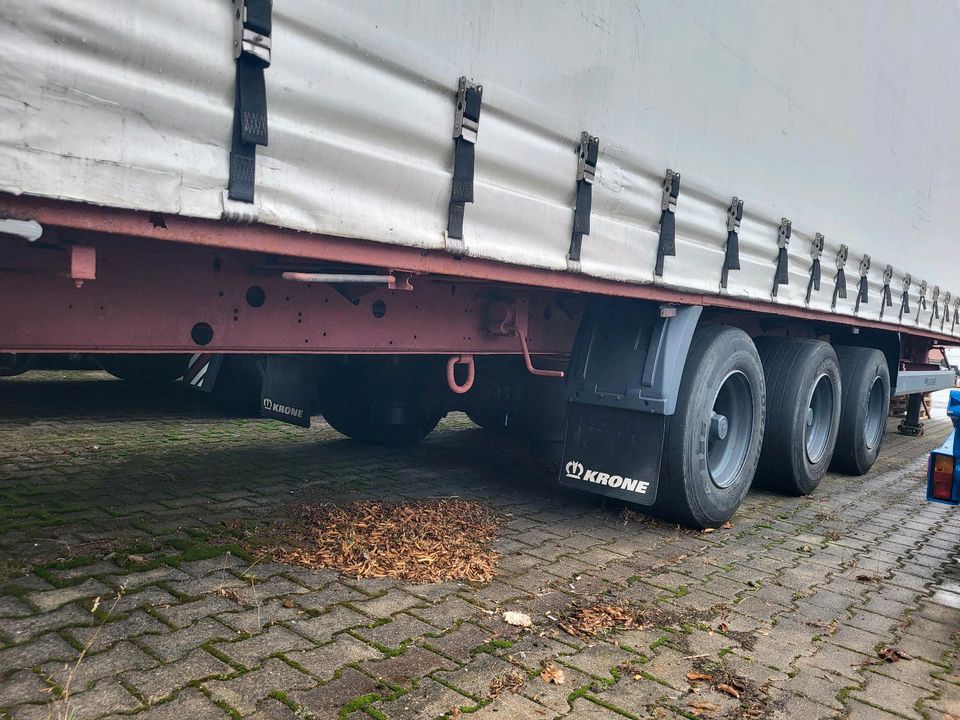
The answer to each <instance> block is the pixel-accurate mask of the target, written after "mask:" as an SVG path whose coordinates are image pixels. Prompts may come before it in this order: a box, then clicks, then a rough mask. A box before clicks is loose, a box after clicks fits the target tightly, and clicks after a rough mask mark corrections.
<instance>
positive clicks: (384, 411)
mask: <svg viewBox="0 0 960 720" xmlns="http://www.w3.org/2000/svg"><path fill="white" fill-rule="evenodd" d="M441 377H442V374H441V372H440V369H439V366H438V367H436V368H434V367H433V365H431V364H430V363H429V362H425V361H422V360H420V359H417V358H405V359H404V360H403V361H401V362H400V363H393V362H391V361H390V359H389V358H361V359H359V360H357V359H354V360H352V361H350V362H347V363H346V364H338V363H336V362H330V363H327V364H326V365H325V366H322V370H321V373H320V382H319V384H318V392H317V395H318V398H319V403H320V411H321V413H322V414H323V417H324V419H325V420H326V421H327V423H328V424H329V425H330V427H332V428H333V429H334V430H336V431H337V432H338V433H340V434H341V435H346V436H347V437H349V438H352V439H353V440H357V441H359V442H364V443H369V444H371V445H385V446H387V447H407V446H409V445H414V444H416V443H418V442H420V441H421V440H423V438H425V437H426V436H427V435H429V434H430V433H431V432H432V431H433V429H434V428H435V427H436V426H437V423H439V422H440V419H441V418H442V417H443V416H444V414H445V413H444V412H443V410H442V409H441V408H440V405H439V403H438V402H437V401H436V398H437V397H438V396H437V395H436V393H435V392H434V390H435V388H434V387H433V385H434V383H432V382H431V381H432V380H433V379H435V378H441Z"/></svg>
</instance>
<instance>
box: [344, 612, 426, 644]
mask: <svg viewBox="0 0 960 720" xmlns="http://www.w3.org/2000/svg"><path fill="white" fill-rule="evenodd" d="M354 632H355V633H356V634H357V635H358V636H360V637H362V638H363V639H364V640H366V641H367V642H372V643H374V644H376V645H382V646H385V647H389V648H399V647H400V646H401V645H402V644H403V643H404V642H406V641H408V640H411V639H416V638H419V637H423V636H425V635H428V634H436V633H437V632H438V630H437V628H435V627H433V626H432V625H427V624H426V623H425V622H423V621H422V620H417V619H416V618H415V617H413V616H412V615H406V614H403V613H401V614H400V615H394V616H393V618H392V619H391V620H390V621H388V622H386V623H384V624H383V625H380V626H378V627H375V628H357V629H356V630H354Z"/></svg>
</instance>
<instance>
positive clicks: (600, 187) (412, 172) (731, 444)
mask: <svg viewBox="0 0 960 720" xmlns="http://www.w3.org/2000/svg"><path fill="white" fill-rule="evenodd" d="M0 23H2V25H3V27H4V29H5V42H4V43H2V44H0V360H2V362H0V370H2V368H3V367H5V368H6V372H7V373H12V372H17V371H18V370H20V369H23V368H26V367H29V359H30V358H31V357H33V356H36V355H39V354H44V353H88V354H94V355H97V356H98V357H99V358H100V360H101V363H102V364H103V366H104V367H106V368H108V369H112V371H114V372H115V373H116V374H118V375H121V376H128V377H141V378H142V377H148V376H150V375H151V374H156V375H157V376H158V377H159V376H167V375H170V374H173V375H176V374H179V373H180V372H181V370H180V368H181V367H185V370H183V373H184V378H185V380H186V381H188V382H190V383H191V384H193V385H195V386H197V387H200V388H201V389H204V390H211V389H212V390H213V391H214V392H216V391H217V389H218V387H219V389H220V392H226V393H228V394H236V395H241V394H243V395H247V394H249V393H250V392H251V390H253V391H254V392H255V401H256V405H257V407H258V409H259V410H260V411H261V412H262V413H263V414H265V415H267V416H270V417H276V418H279V419H282V420H286V421H289V422H294V423H297V424H301V425H307V424H309V421H310V416H311V414H313V413H315V412H320V413H322V414H323V415H324V417H325V418H326V419H327V421H328V422H329V423H330V424H331V425H332V426H333V427H334V428H336V429H337V430H339V431H341V432H343V433H344V434H346V435H349V436H351V437H353V438H356V439H358V440H361V441H366V442H373V443H383V444H389V445H403V444H409V443H413V442H416V441H418V440H420V439H421V438H423V437H424V436H425V435H426V434H427V433H429V432H430V431H431V430H432V429H433V427H434V426H435V425H436V424H437V422H438V421H439V419H440V418H441V417H442V416H443V414H444V413H445V412H447V411H448V410H451V409H464V410H466V411H467V412H468V413H469V414H470V416H471V417H472V418H474V420H475V421H476V422H478V424H481V425H483V426H485V427H488V428H490V429H491V430H498V429H501V430H503V429H505V430H507V431H511V432H516V433H519V434H522V435H524V436H527V437H530V438H535V439H545V440H552V441H557V442H558V443H559V442H560V441H562V447H563V450H562V456H561V459H560V463H559V478H558V479H559V482H561V483H562V484H564V485H567V486H570V487H574V488H578V489H581V490H587V491H591V492H597V493H601V494H605V495H611V496H615V497H618V498H621V499H624V500H627V501H629V502H633V503H636V504H638V505H641V506H645V507H647V508H648V509H650V510H651V511H652V512H654V513H656V514H658V515H661V516H663V517H667V518H671V519H673V520H676V521H679V522H682V523H686V524H689V525H694V526H716V525H719V524H721V523H723V522H725V521H726V520H727V519H728V518H730V517H731V516H732V515H733V513H734V512H735V511H736V509H737V507H738V506H739V505H740V503H741V501H742V500H743V498H744V496H745V495H746V493H747V491H748V490H749V488H750V487H751V484H752V483H754V482H757V483H758V484H763V485H765V486H766V487H769V488H773V489H775V490H778V491H781V492H787V493H795V494H805V493H809V492H811V491H812V490H813V489H814V488H815V487H816V486H817V484H818V483H819V482H820V480H821V479H822V478H823V476H824V474H825V473H826V471H827V469H828V468H830V467H832V468H834V469H837V470H840V471H843V472H848V473H854V474H857V473H864V472H866V471H867V470H868V469H869V468H870V467H871V465H872V464H873V462H874V460H875V459H876V457H877V454H878V452H879V450H880V445H881V443H882V440H883V435H884V429H885V423H886V416H887V410H888V405H889V401H890V397H891V396H892V395H895V394H899V395H909V396H910V402H909V408H910V411H909V413H908V419H907V421H906V422H905V423H904V426H903V427H904V430H905V431H906V432H918V431H919V428H920V425H919V422H918V412H919V404H920V403H919V401H920V398H921V395H922V393H923V392H926V391H929V390H933V389H938V388H942V387H947V386H951V385H952V384H953V383H954V379H955V374H954V372H953V371H952V370H950V369H945V368H941V367H938V366H937V365H935V364H932V363H930V362H929V355H930V349H931V348H932V347H933V346H934V345H935V344H936V345H953V344H957V343H958V338H960V327H958V325H960V286H957V285H956V284H955V280H954V275H955V269H956V268H957V267H958V266H960V246H958V244H957V242H956V239H955V233H956V228H957V227H960V204H958V203H957V202H956V198H957V197H958V196H960V176H958V174H957V171H956V168H957V167H958V166H960V134H958V133H957V132H956V128H957V127H958V126H960V88H958V80H957V75H956V73H955V72H954V69H955V68H956V67H957V66H958V65H960V46H958V45H957V44H956V42H955V39H956V37H957V35H958V33H960V10H958V8H957V6H956V5H955V4H952V3H946V2H932V3H924V4H915V3H909V2H906V1H902V2H884V3H874V2H858V1H856V2H844V3H831V2H805V3H789V2H785V1H777V2H773V3H767V4H764V5H762V6H761V5H758V4H756V3H749V2H739V1H737V2H722V3H721V2H687V1H684V0H680V1H678V2H673V3H667V4H664V3H653V2H631V3H627V2H616V1H611V2H596V3H572V2H537V1H533V0H522V1H519V2H517V1H509V2H507V1H494V0H483V1H481V2H473V3H453V2H450V3H448V2H440V1H439V0H425V1H424V2H400V3H398V2H390V1H388V0H360V1H359V2H351V3H339V2H327V1H321V0H314V1H311V2H307V1H306V0H274V1H273V2H271V1H270V0H232V1H231V0H169V1H168V2H166V3H162V4H155V3H154V4H149V3H133V2H128V1H127V0H100V1H99V2H96V3H76V2H66V1H65V0H35V1H34V2H30V3H22V2H13V0H0ZM181 363H184V364H183V366H181ZM171 367H172V368H173V370H171Z"/></svg>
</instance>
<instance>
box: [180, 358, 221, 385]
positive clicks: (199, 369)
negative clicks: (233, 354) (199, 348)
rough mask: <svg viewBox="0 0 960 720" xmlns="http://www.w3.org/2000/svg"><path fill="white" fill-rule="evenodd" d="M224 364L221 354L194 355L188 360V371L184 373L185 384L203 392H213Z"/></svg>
mask: <svg viewBox="0 0 960 720" xmlns="http://www.w3.org/2000/svg"><path fill="white" fill-rule="evenodd" d="M222 364H223V355H222V354H220V353H194V354H193V355H191V356H190V359H189V360H187V369H186V370H185V371H184V373H183V382H184V383H186V384H187V385H189V386H190V387H192V388H194V389H195V390H202V391H203V392H206V393H208V392H212V391H213V386H214V384H215V383H216V382H217V375H219V374H220V366H221V365H222Z"/></svg>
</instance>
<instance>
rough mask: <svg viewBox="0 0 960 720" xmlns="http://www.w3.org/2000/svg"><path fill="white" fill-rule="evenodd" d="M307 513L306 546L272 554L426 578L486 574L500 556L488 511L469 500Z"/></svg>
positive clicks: (369, 573) (363, 504)
mask: <svg viewBox="0 0 960 720" xmlns="http://www.w3.org/2000/svg"><path fill="white" fill-rule="evenodd" d="M307 521H308V523H309V528H308V532H307V540H308V542H307V543H306V544H307V546H308V547H306V548H295V549H281V550H278V551H276V553H275V559H276V560H278V561H280V562H285V563H292V564H297V565H305V566H307V567H324V568H336V569H338V570H340V571H341V572H343V573H344V574H346V575H351V576H354V577H358V578H371V577H376V578H383V577H389V578H398V579H401V580H407V581H409V582H415V583H429V582H443V581H445V580H467V581H470V582H487V581H489V580H491V579H492V578H493V569H494V567H495V566H496V564H497V561H498V560H499V559H500V555H499V553H497V552H494V551H493V550H490V548H489V546H490V543H491V542H493V540H494V538H495V537H496V529H497V525H496V522H495V520H494V518H493V515H492V514H491V513H490V511H489V510H488V508H487V507H486V506H485V505H483V504H481V503H478V502H472V501H468V500H458V499H435V500H420V501H417V502H400V503H396V502H378V501H360V502H354V503H349V504H347V505H321V506H319V507H316V508H313V509H310V510H308V511H307Z"/></svg>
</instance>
